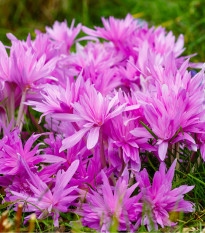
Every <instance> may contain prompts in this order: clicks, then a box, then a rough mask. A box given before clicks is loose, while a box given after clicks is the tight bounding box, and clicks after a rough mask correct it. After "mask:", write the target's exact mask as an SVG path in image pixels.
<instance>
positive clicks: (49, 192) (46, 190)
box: [11, 160, 79, 226]
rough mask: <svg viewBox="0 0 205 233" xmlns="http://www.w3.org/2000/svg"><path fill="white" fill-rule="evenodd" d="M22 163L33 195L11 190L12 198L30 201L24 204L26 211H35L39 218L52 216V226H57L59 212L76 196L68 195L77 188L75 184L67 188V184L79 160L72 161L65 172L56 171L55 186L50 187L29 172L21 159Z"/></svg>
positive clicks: (36, 175)
mask: <svg viewBox="0 0 205 233" xmlns="http://www.w3.org/2000/svg"><path fill="white" fill-rule="evenodd" d="M22 163H23V164H24V167H25V169H26V171H27V173H28V175H29V177H30V180H31V182H29V181H27V182H28V184H29V186H30V189H31V190H32V192H33V195H32V196H31V197H29V196H27V195H25V194H23V193H18V192H15V191H13V190H11V192H12V194H13V195H14V196H13V197H12V199H13V200H17V199H18V200H19V199H20V200H22V201H27V202H29V203H31V204H26V206H25V211H26V212H34V211H35V213H36V215H37V216H38V218H39V219H41V218H45V217H47V216H52V217H53V218H54V226H59V222H58V218H59V216H60V215H59V212H67V211H68V207H69V206H70V205H71V203H72V202H73V201H74V200H75V199H77V197H78V196H77V195H73V194H72V195H69V194H71V193H72V192H73V191H74V190H76V189H77V186H73V187H70V188H67V184H68V183H69V182H70V180H71V178H72V177H73V175H74V174H75V172H76V170H77V168H78V165H79V161H78V160H76V161H74V162H73V163H72V164H71V166H70V167H69V168H68V169H67V171H66V172H65V171H62V170H60V171H58V173H57V175H56V180H55V186H54V187H53V188H52V189H51V188H50V187H49V186H48V185H47V184H46V183H45V182H43V181H42V180H41V179H40V178H39V176H38V174H34V173H33V172H31V170H30V168H29V166H28V165H27V163H26V162H24V161H22ZM32 204H33V205H32ZM27 219H29V217H27Z"/></svg>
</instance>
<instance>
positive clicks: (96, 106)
mask: <svg viewBox="0 0 205 233" xmlns="http://www.w3.org/2000/svg"><path fill="white" fill-rule="evenodd" d="M118 103H119V100H118V94H117V93H116V94H115V96H114V97H113V98H112V99H110V98H109V97H103V96H102V94H101V93H100V92H97V91H96V90H95V88H94V86H92V85H90V84H89V83H88V82H87V83H86V84H85V93H84V94H82V95H81V96H80V97H79V101H78V102H75V103H74V104H73V109H74V110H73V112H74V113H73V114H64V113H61V114H53V117H55V118H56V119H59V120H67V121H70V122H80V123H81V125H82V127H81V129H80V130H78V131H77V132H76V133H75V134H73V135H71V136H69V137H67V138H66V139H64V140H63V146H62V147H61V150H65V149H67V148H70V147H72V146H74V145H75V144H77V143H78V142H79V141H80V140H81V139H82V137H83V136H84V135H85V134H86V133H88V132H89V133H88V137H87V148H88V149H92V148H93V147H95V145H96V144H97V142H98V139H99V134H100V129H101V128H102V126H103V125H104V123H105V122H107V121H108V120H110V119H112V118H114V117H115V116H117V115H119V114H120V113H122V112H123V110H124V108H125V105H126V104H123V105H120V106H118Z"/></svg>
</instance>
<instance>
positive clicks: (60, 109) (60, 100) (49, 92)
mask: <svg viewBox="0 0 205 233" xmlns="http://www.w3.org/2000/svg"><path fill="white" fill-rule="evenodd" d="M80 87H81V77H79V78H78V79H77V81H76V82H74V81H73V82H72V83H71V81H70V80H69V79H67V85H66V88H63V87H62V86H60V85H51V84H46V85H45V86H44V88H43V90H42V92H41V96H42V100H41V101H32V100H29V101H28V102H27V104H28V105H31V106H35V107H33V109H35V110H36V111H38V112H42V113H43V114H42V115H41V117H40V120H39V121H41V119H42V117H43V116H46V115H48V114H51V113H72V112H73V107H72V104H73V103H74V102H76V101H77V100H78V97H79V91H80Z"/></svg>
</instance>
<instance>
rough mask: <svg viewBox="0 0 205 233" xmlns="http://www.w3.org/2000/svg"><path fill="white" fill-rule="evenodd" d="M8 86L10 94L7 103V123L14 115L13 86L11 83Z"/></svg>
mask: <svg viewBox="0 0 205 233" xmlns="http://www.w3.org/2000/svg"><path fill="white" fill-rule="evenodd" d="M9 87H10V96H9V105H8V118H9V119H8V124H9V122H10V121H11V120H12V119H13V120H14V117H15V87H14V85H13V84H12V83H11V85H10V86H9ZM13 124H14V121H13V123H12V128H13Z"/></svg>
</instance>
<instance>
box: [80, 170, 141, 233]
mask: <svg viewBox="0 0 205 233" xmlns="http://www.w3.org/2000/svg"><path fill="white" fill-rule="evenodd" d="M102 178H103V184H102V185H101V186H100V187H99V188H97V191H93V190H92V191H91V192H88V193H85V192H83V193H84V195H85V198H86V202H85V203H83V204H82V207H81V209H79V210H78V211H77V213H78V214H80V215H81V216H82V223H83V225H84V226H88V227H90V228H93V229H95V230H97V231H100V232H109V229H110V227H111V226H112V224H113V220H114V219H116V220H117V223H118V230H119V231H127V230H131V231H133V230H134V229H133V225H132V222H135V221H138V222H139V221H140V220H141V217H140V216H138V217H139V219H137V215H136V212H135V210H134V208H133V205H134V204H135V203H138V201H139V199H140V197H141V194H139V195H135V196H133V197H131V195H132V193H133V192H134V190H135V189H136V187H137V186H138V183H136V184H134V185H132V186H131V187H130V188H128V179H129V173H128V171H127V170H125V172H124V175H123V177H120V178H119V179H118V181H117V183H116V186H115V187H112V186H111V185H110V184H109V180H108V178H107V176H106V175H105V173H104V172H102Z"/></svg>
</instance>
